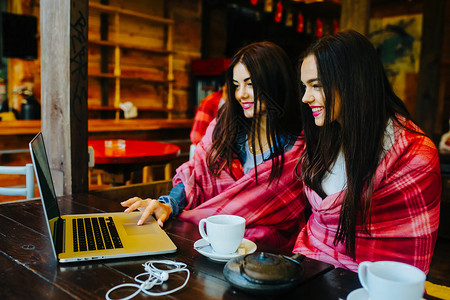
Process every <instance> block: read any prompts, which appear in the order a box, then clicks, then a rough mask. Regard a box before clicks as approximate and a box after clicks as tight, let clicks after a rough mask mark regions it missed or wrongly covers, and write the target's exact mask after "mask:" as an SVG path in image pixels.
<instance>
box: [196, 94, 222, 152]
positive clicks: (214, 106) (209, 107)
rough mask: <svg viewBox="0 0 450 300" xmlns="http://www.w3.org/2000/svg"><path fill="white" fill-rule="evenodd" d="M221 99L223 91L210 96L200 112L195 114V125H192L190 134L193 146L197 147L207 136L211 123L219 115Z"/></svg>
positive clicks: (199, 108)
mask: <svg viewBox="0 0 450 300" xmlns="http://www.w3.org/2000/svg"><path fill="white" fill-rule="evenodd" d="M221 98H222V90H219V91H217V92H214V93H212V94H210V95H208V96H207V97H206V98H205V99H203V100H202V102H201V103H200V105H199V107H198V110H197V112H196V113H195V117H194V124H192V129H191V134H190V137H191V142H192V144H194V145H197V144H198V143H199V142H200V141H201V139H202V138H203V136H204V135H205V132H206V129H207V128H208V126H209V123H211V121H212V120H214V118H215V117H216V115H217V111H218V110H219V103H220V99H221Z"/></svg>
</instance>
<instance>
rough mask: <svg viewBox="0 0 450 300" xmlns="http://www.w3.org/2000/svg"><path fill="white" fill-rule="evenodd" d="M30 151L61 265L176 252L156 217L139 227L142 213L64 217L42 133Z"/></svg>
mask: <svg viewBox="0 0 450 300" xmlns="http://www.w3.org/2000/svg"><path fill="white" fill-rule="evenodd" d="M30 151H31V158H32V160H33V165H34V171H35V173H36V179H37V183H38V186H39V191H40V193H41V200H42V205H43V207H44V213H45V217H46V219H47V220H48V226H47V227H48V230H49V233H50V237H51V240H52V243H53V250H54V251H53V252H54V255H55V257H56V258H57V259H58V261H59V262H74V261H84V260H94V259H110V258H123V257H131V256H144V255H154V254H163V253H171V252H175V251H176V250H177V247H176V246H175V244H174V243H173V242H172V241H171V240H170V238H169V236H168V235H167V234H166V233H165V232H164V230H162V229H161V228H160V227H159V225H158V223H157V222H156V221H155V219H154V218H149V220H147V221H146V222H145V223H144V224H143V225H141V226H137V225H136V223H137V221H138V220H139V217H140V215H141V213H140V212H132V213H129V214H127V213H124V212H117V213H97V214H83V215H65V216H61V213H60V211H59V207H58V201H57V198H56V193H55V188H54V186H53V181H52V177H51V172H50V166H49V163H48V158H47V153H46V150H45V145H44V139H43V136H42V133H41V132H39V133H38V134H37V135H36V136H35V137H34V138H33V140H32V141H31V142H30Z"/></svg>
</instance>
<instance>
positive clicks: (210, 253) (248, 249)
mask: <svg viewBox="0 0 450 300" xmlns="http://www.w3.org/2000/svg"><path fill="white" fill-rule="evenodd" d="M242 244H243V246H244V247H245V254H250V253H253V252H255V251H256V244H255V243H253V242H252V241H250V240H247V239H243V240H242ZM194 249H195V250H197V251H198V252H199V253H200V254H202V255H204V256H206V257H208V258H209V259H212V260H215V261H219V262H227V261H229V260H230V259H232V258H234V257H238V256H240V255H241V254H239V253H238V252H237V251H236V252H234V253H231V254H221V253H217V252H216V251H214V250H213V248H212V247H211V246H210V245H209V244H208V242H207V241H206V240H204V239H199V240H198V241H196V242H195V243H194Z"/></svg>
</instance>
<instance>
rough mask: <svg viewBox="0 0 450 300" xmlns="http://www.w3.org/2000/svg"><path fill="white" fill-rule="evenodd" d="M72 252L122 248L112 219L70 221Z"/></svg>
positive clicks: (93, 218)
mask: <svg viewBox="0 0 450 300" xmlns="http://www.w3.org/2000/svg"><path fill="white" fill-rule="evenodd" d="M72 225H73V226H72V227H73V251H74V252H78V251H88V250H89V251H92V250H104V249H115V248H123V245H122V242H121V240H120V237H119V233H118V232H117V229H116V225H115V224H114V221H113V218H112V217H108V218H105V217H92V218H77V219H72Z"/></svg>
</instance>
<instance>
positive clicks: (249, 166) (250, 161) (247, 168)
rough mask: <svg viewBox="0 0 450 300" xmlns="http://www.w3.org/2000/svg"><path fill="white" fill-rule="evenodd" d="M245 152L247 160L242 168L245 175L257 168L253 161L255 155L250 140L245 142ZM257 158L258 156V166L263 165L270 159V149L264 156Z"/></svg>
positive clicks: (260, 155) (259, 155)
mask: <svg viewBox="0 0 450 300" xmlns="http://www.w3.org/2000/svg"><path fill="white" fill-rule="evenodd" d="M245 152H246V159H245V162H244V164H243V166H242V167H243V168H244V174H245V173H247V172H248V171H250V170H251V169H253V168H254V167H255V163H254V161H253V153H251V152H250V147H249V145H248V140H247V141H246V142H245ZM255 156H256V165H260V164H261V163H263V162H264V160H266V159H268V158H269V157H270V149H267V150H266V151H264V153H262V154H256V155H255Z"/></svg>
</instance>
